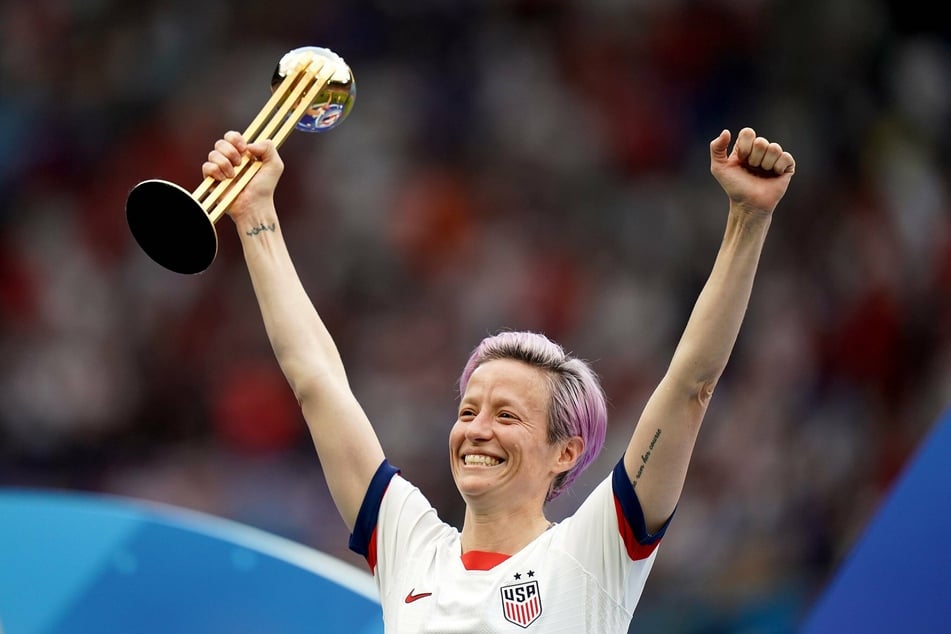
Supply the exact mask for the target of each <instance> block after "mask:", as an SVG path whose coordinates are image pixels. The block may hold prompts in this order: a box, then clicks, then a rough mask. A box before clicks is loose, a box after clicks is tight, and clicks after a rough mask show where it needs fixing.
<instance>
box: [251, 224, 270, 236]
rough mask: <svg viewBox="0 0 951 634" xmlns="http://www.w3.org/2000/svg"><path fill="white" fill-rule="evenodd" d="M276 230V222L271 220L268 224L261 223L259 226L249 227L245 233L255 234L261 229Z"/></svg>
mask: <svg viewBox="0 0 951 634" xmlns="http://www.w3.org/2000/svg"><path fill="white" fill-rule="evenodd" d="M276 230H277V223H276V222H272V223H271V224H270V225H265V224H262V225H261V226H260V227H255V228H253V229H251V231H248V232H247V234H248V235H249V236H256V235H258V234H259V233H261V232H262V231H276Z"/></svg>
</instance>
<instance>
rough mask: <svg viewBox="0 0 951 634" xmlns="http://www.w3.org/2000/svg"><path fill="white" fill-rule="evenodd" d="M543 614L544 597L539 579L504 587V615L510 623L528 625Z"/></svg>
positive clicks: (521, 625)
mask: <svg viewBox="0 0 951 634" xmlns="http://www.w3.org/2000/svg"><path fill="white" fill-rule="evenodd" d="M541 614H542V598H541V595H540V594H539V593H538V582H537V581H526V582H525V583H516V584H514V585H511V586H503V587H502V616H504V617H505V620H506V621H508V622H509V623H514V624H515V625H518V626H520V627H528V626H529V625H531V624H532V623H534V622H535V620H536V619H537V618H538V617H539V616H541Z"/></svg>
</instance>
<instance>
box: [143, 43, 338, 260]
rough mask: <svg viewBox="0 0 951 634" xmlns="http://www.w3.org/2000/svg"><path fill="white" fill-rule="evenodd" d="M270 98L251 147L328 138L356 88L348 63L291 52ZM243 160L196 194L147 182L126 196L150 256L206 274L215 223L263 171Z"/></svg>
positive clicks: (324, 52)
mask: <svg viewBox="0 0 951 634" xmlns="http://www.w3.org/2000/svg"><path fill="white" fill-rule="evenodd" d="M271 90H272V94H271V98H270V99H269V100H268V102H267V103H266V104H265V105H264V107H263V108H262V109H261V111H260V112H259V113H258V115H257V116H256V117H255V118H254V120H253V121H252V122H251V124H250V125H249V126H248V127H247V129H246V130H245V131H244V138H245V139H247V141H248V142H249V143H253V142H255V141H262V140H265V139H271V140H272V141H273V142H274V144H275V145H276V146H278V147H280V145H281V144H282V143H283V142H284V140H285V139H286V138H287V137H288V135H290V133H291V132H292V131H293V130H294V129H297V130H302V131H305V132H325V131H327V130H330V129H332V128H334V127H336V126H337V125H339V124H340V123H341V122H342V121H343V120H344V119H345V118H346V116H347V115H348V114H349V113H350V110H351V109H352V108H353V102H354V99H355V98H356V83H355V82H354V79H353V73H352V72H351V70H350V67H349V66H347V64H346V62H344V61H343V59H342V58H341V57H340V56H339V55H337V54H336V53H334V52H333V51H331V50H329V49H326V48H319V47H316V46H306V47H302V48H297V49H294V50H292V51H290V52H288V53H287V54H286V55H284V57H282V58H281V60H280V61H279V62H278V65H277V68H275V70H274V75H273V77H272V78H271ZM260 167H261V163H260V162H259V161H257V160H254V159H252V158H251V157H250V156H247V155H246V156H245V157H244V158H243V159H242V161H241V164H240V165H239V166H238V167H237V168H236V169H235V175H234V177H233V178H229V179H226V180H222V181H217V180H215V179H214V178H211V177H208V178H205V180H204V181H202V183H201V184H200V185H199V186H198V188H197V189H195V191H193V192H190V193H189V192H188V191H187V190H186V189H184V188H182V187H180V186H178V185H176V184H175V183H171V182H169V181H164V180H159V179H150V180H146V181H142V182H141V183H139V184H138V185H136V186H135V187H134V188H132V190H131V191H130V192H129V197H128V199H127V200H126V220H127V221H128V223H129V229H130V230H131V231H132V235H133V237H135V240H136V242H138V243H139V246H140V247H141V248H142V250H143V251H145V253H146V254H147V255H148V256H149V257H150V258H152V259H153V260H155V261H156V262H158V263H159V264H161V265H162V266H164V267H165V268H167V269H169V270H171V271H174V272H176V273H182V274H194V273H201V272H202V271H204V270H205V269H207V268H208V267H209V266H210V265H211V263H212V262H213V261H214V259H215V256H216V255H217V253H218V234H217V232H216V231H215V223H217V222H218V220H219V219H220V218H221V217H222V216H223V215H224V213H225V211H226V210H227V209H228V206H229V205H230V204H231V203H232V202H233V201H234V199H235V198H236V197H237V196H238V194H240V193H241V191H242V190H243V189H244V187H245V186H246V185H247V184H248V182H249V181H250V180H251V178H253V177H254V175H255V174H256V173H257V171H258V170H259V169H260Z"/></svg>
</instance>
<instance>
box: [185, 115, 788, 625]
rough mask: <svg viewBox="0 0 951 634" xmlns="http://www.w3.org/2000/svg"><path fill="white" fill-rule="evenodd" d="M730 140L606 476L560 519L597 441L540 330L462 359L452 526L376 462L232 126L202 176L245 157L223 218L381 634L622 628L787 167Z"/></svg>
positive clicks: (601, 426) (755, 143)
mask: <svg viewBox="0 0 951 634" xmlns="http://www.w3.org/2000/svg"><path fill="white" fill-rule="evenodd" d="M730 141H731V134H730V133H729V132H728V131H727V130H724V131H723V132H721V133H720V134H719V135H718V136H717V137H716V138H715V139H714V140H713V141H712V142H711V143H710V169H711V172H712V173H713V175H714V177H715V178H716V179H717V181H718V182H719V183H720V185H721V187H722V188H723V190H724V192H725V193H726V194H727V197H728V199H729V214H728V217H727V224H726V232H725V235H724V238H723V242H722V244H721V246H720V251H719V253H718V255H717V258H716V261H715V262H714V265H713V270H712V272H711V274H710V278H709V280H708V281H707V283H706V285H705V286H704V288H703V290H702V292H701V294H700V297H699V298H698V300H697V303H696V305H695V307H694V311H693V313H692V315H691V317H690V320H689V321H688V323H687V326H686V329H685V330H684V333H683V337H682V338H681V341H680V343H679V345H678V346H677V349H676V350H675V352H674V355H673V359H672V360H671V363H670V367H669V368H668V370H667V373H666V374H665V376H664V377H663V378H662V379H661V381H660V383H659V384H658V386H657V388H656V389H655V391H654V393H653V394H652V396H651V398H650V399H649V400H648V402H647V404H646V405H645V407H644V410H643V413H642V414H641V417H640V419H639V421H638V422H637V424H636V426H634V428H633V432H632V435H631V440H630V442H629V444H628V445H627V447H626V448H625V450H624V451H623V456H620V455H619V460H618V462H617V466H616V467H615V468H614V470H613V472H612V473H611V474H610V475H608V476H607V477H606V478H605V479H604V480H603V481H602V482H601V483H600V484H599V485H598V486H597V487H595V489H594V490H593V491H592V492H591V493H590V494H589V495H588V496H587V497H586V498H585V500H584V502H583V503H582V504H581V506H580V507H579V508H578V510H577V511H576V512H575V513H574V514H573V515H571V516H570V517H568V518H566V519H565V520H563V521H562V522H560V523H558V524H553V523H552V522H550V521H548V519H547V518H546V516H545V503H546V502H547V501H549V500H551V499H552V498H554V497H556V496H557V495H559V494H560V493H561V492H562V491H564V490H565V489H566V488H567V487H568V486H570V485H571V483H572V482H573V481H574V480H575V478H577V476H578V474H579V473H581V471H582V470H583V469H584V468H585V467H586V466H587V465H589V464H590V463H591V462H592V461H593V460H594V459H595V458H596V457H597V455H598V453H599V452H600V450H601V448H602V446H603V445H604V442H605V429H606V425H607V413H606V407H605V398H604V394H603V393H602V390H601V387H600V385H599V382H598V379H597V377H596V376H595V374H594V372H593V371H592V370H591V368H590V367H588V365H587V364H586V363H584V362H583V361H581V360H579V359H577V358H574V357H572V356H570V355H568V354H566V353H565V352H564V350H563V349H562V348H561V347H560V346H558V345H557V344H555V343H554V342H552V341H550V340H549V339H547V338H546V337H545V336H543V335H541V334H536V333H518V332H503V333H500V334H498V335H495V336H491V337H488V338H486V339H485V340H483V341H482V342H481V343H480V344H479V345H478V346H477V347H476V348H475V350H474V351H473V353H472V355H471V356H470V358H469V360H468V361H467V363H466V365H465V368H464V370H463V372H462V375H461V377H460V380H459V390H460V404H459V414H458V418H457V420H456V423H455V424H454V425H453V428H452V430H451V432H450V434H449V464H450V469H451V471H452V475H453V478H454V479H455V483H456V486H457V488H458V489H459V492H460V494H461V495H462V497H463V499H464V500H465V502H466V513H465V520H464V523H463V527H462V530H461V531H460V530H457V529H456V528H454V527H452V526H449V525H448V524H446V523H444V522H442V520H440V519H439V516H438V514H437V512H436V510H435V509H434V508H433V507H432V505H431V504H430V503H429V502H428V501H427V499H426V498H425V497H424V496H423V494H422V493H421V492H420V491H419V489H417V488H416V487H414V486H413V485H412V484H411V483H410V482H409V481H407V480H406V479H404V478H403V477H402V476H401V475H400V474H399V470H398V469H397V468H396V467H394V466H393V465H391V464H390V463H389V462H388V461H387V460H386V459H385V455H384V452H383V449H382V447H381V446H380V442H379V440H378V438H377V436H376V433H375V432H374V429H373V426H372V425H371V424H370V422H369V420H367V417H366V414H365V413H364V411H363V409H362V408H361V407H360V405H359V403H357V401H356V398H355V397H354V395H353V392H352V391H351V389H350V386H349V383H348V380H347V376H346V372H345V371H344V367H343V363H342V361H341V359H340V355H339V353H338V352H337V348H336V345H335V343H334V341H333V339H332V338H331V336H330V334H329V332H328V331H327V329H326V327H325V326H324V324H323V322H322V321H321V319H320V317H319V316H318V314H317V311H316V309H315V308H314V305H313V304H312V303H311V301H310V299H309V297H308V295H307V292H306V291H305V290H304V288H303V286H302V284H301V281H300V279H299V278H298V276H297V273H296V271H295V269H294V265H293V263H292V261H291V258H290V255H289V254H288V251H287V246H286V244H285V242H284V239H283V234H282V227H281V224H280V222H279V221H278V217H277V211H276V209H275V206H274V191H275V188H276V186H277V183H278V180H279V179H280V175H281V173H282V171H283V163H282V161H281V159H280V157H279V156H278V153H277V150H276V149H275V147H274V145H273V144H272V143H270V142H259V143H253V144H249V143H247V142H246V141H245V139H244V138H242V136H241V135H240V134H238V133H237V132H229V133H227V134H226V135H225V136H224V138H222V139H220V140H219V141H218V142H217V143H216V144H215V149H214V150H212V152H211V153H210V154H209V160H208V161H207V162H206V163H205V164H204V166H203V170H202V171H203V173H204V175H205V177H212V178H216V179H225V178H228V177H230V176H231V175H233V172H234V169H235V167H236V166H238V165H240V164H241V162H242V160H244V157H245V156H246V155H248V154H250V156H251V157H252V159H253V160H257V161H260V162H261V169H260V170H259V171H258V173H257V175H256V176H255V177H254V179H253V180H252V181H251V183H250V184H249V186H248V187H247V188H246V189H245V190H244V191H243V192H242V193H241V195H240V196H238V197H237V198H236V199H235V200H234V203H233V204H232V206H231V208H230V209H229V210H228V214H229V215H230V216H231V218H232V220H234V222H235V225H236V226H237V229H238V235H239V238H240V240H241V244H242V247H243V249H244V256H245V261H246V263H247V266H248V271H249V273H250V276H251V281H252V284H253V286H254V291H255V294H256V296H257V299H258V304H259V306H260V308H261V313H262V316H263V319H264V325H265V328H266V330H267V333H268V337H269V339H270V341H271V345H272V347H273V349H274V352H275V355H276V357H277V360H278V362H279V364H280V366H281V368H282V369H283V371H284V374H285V376H286V377H287V380H288V382H289V383H290V385H291V387H292V389H293V390H294V393H295V395H296V396H297V399H298V401H299V402H300V405H301V408H302V411H303V414H304V418H305V419H306V421H307V425H308V428H309V429H310V432H311V436H312V437H313V440H314V444H315V446H316V449H317V453H318V454H319V456H320V461H321V464H322V466H323V469H324V473H325V476H326V479H327V483H328V486H329V488H330V491H331V493H332V495H333V498H334V501H335V503H336V505H337V508H338V510H339V511H340V514H341V516H342V518H343V520H344V522H345V523H346V524H347V526H348V527H349V528H350V529H351V531H352V535H351V539H350V547H351V548H352V549H353V550H354V551H356V552H358V553H360V554H362V555H363V556H365V557H366V560H367V563H368V564H369V566H370V569H371V570H372V571H373V574H374V577H375V579H376V583H377V586H378V587H379V590H380V597H381V602H382V605H383V618H384V622H385V625H386V628H387V630H388V631H398V632H443V633H450V632H474V631H479V632H503V631H521V628H529V627H532V628H534V629H535V630H536V631H544V632H572V633H578V632H596V633H598V634H604V633H609V632H626V631H627V630H628V626H629V624H630V621H631V618H632V616H633V614H634V608H635V607H636V605H637V603H638V601H639V599H640V595H641V592H642V590H643V588H644V584H645V582H646V579H647V575H648V573H649V572H650V570H651V567H652V565H653V562H654V559H655V557H656V556H657V546H658V544H659V543H660V541H661V538H662V537H663V535H664V534H665V532H666V530H667V527H668V525H669V523H670V521H671V517H672V515H673V512H674V508H675V507H676V505H677V502H678V500H679V498H680V493H681V490H682V488H683V484H684V479H685V477H686V473H687V465H688V463H689V461H690V456H691V454H692V452H693V446H694V442H695V440H696V437H697V433H698V431H699V428H700V424H701V422H702V420H703V417H704V414H705V413H706V409H707V406H708V404H709V401H710V398H711V396H712V394H713V390H714V388H715V386H716V383H717V380H718V379H719V377H720V375H721V373H722V372H723V370H724V368H725V366H726V363H727V360H728V359H729V356H730V353H731V351H732V348H733V344H734V342H735V340H736V337H737V334H738V332H739V329H740V324H741V322H742V319H743V314H744V312H745V311H746V306H747V303H748V301H749V296H750V290H751V287H752V284H753V277H754V275H755V272H756V267H757V263H758V261H759V256H760V251H761V249H762V246H763V243H764V241H765V238H766V232H767V229H768V227H769V224H770V219H771V215H772V212H773V209H774V208H775V207H776V205H777V204H778V203H779V201H780V199H781V198H782V197H783V195H784V194H785V191H786V187H787V186H788V184H789V181H790V179H791V178H792V174H793V172H794V168H795V162H794V161H793V158H792V156H791V155H790V154H789V153H788V152H784V151H783V150H782V148H781V147H780V146H779V145H778V144H776V143H770V142H769V141H767V140H766V139H764V138H763V137H757V136H756V133H755V132H754V131H753V130H752V129H750V128H744V129H743V130H742V131H741V132H740V133H739V135H738V137H737V139H736V143H735V144H734V146H733V149H732V151H730V152H729V153H728V149H729V145H730ZM618 453H619V454H620V453H621V451H620V448H618ZM635 489H636V493H635ZM516 628H518V629H516Z"/></svg>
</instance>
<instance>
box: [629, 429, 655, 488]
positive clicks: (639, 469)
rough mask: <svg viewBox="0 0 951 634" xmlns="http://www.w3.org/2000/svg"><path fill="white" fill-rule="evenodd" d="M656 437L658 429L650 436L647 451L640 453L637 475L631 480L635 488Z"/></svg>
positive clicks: (649, 456)
mask: <svg viewBox="0 0 951 634" xmlns="http://www.w3.org/2000/svg"><path fill="white" fill-rule="evenodd" d="M658 438H660V429H658V430H657V431H655V432H654V437H653V438H651V444H649V445H648V446H647V451H646V452H644V453H643V454H641V465H640V466H639V467H638V468H637V475H635V476H634V481H633V482H631V485H632V486H633V487H634V488H635V489H636V488H637V481H638V480H640V479H641V475H643V474H644V467H646V466H647V461H648V460H650V459H651V452H653V451H654V447H655V446H656V445H657V439H658Z"/></svg>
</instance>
